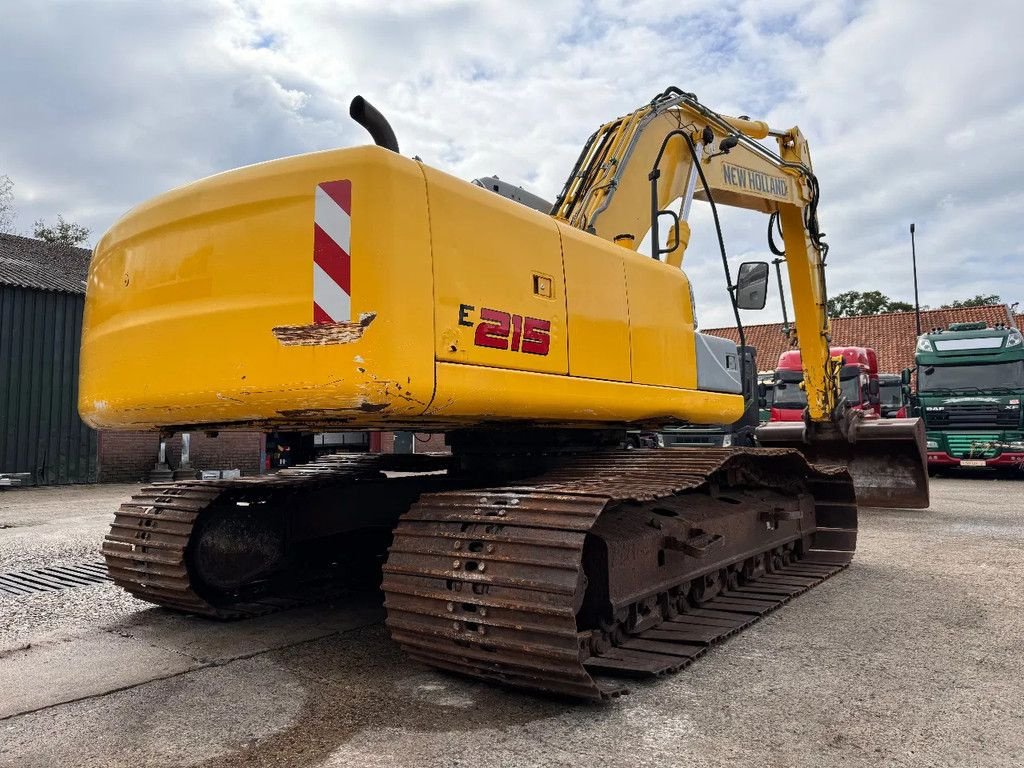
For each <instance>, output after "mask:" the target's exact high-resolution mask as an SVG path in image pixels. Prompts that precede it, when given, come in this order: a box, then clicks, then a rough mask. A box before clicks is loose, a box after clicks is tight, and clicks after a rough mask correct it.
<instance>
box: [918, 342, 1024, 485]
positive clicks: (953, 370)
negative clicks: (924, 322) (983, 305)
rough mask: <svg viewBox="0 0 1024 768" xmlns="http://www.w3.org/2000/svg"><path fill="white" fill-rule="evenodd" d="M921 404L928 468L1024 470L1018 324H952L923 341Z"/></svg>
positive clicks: (1023, 381)
mask: <svg viewBox="0 0 1024 768" xmlns="http://www.w3.org/2000/svg"><path fill="white" fill-rule="evenodd" d="M915 362H916V363H917V373H918V382H917V396H916V408H917V410H918V413H919V415H920V416H921V417H922V418H923V419H924V423H925V430H926V439H927V452H928V466H929V468H930V469H933V470H934V469H941V468H943V467H958V466H960V467H993V468H1002V469H1006V470H1017V471H1019V470H1021V469H1022V468H1024V424H1022V421H1021V399H1022V397H1024V337H1022V336H1021V332H1020V331H1019V330H1017V329H1016V328H1010V327H1008V326H1004V325H997V326H996V327H994V328H993V327H988V326H987V325H986V323H983V322H981V323H952V324H950V326H949V328H948V329H946V330H941V329H935V330H932V331H930V332H928V333H925V334H922V335H921V336H920V337H919V338H918V340H917V351H916V353H915Z"/></svg>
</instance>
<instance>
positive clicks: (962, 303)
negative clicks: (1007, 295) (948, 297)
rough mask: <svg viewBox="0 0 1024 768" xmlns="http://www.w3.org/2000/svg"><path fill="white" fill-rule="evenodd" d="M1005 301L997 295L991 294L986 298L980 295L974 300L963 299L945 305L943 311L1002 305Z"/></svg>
mask: <svg viewBox="0 0 1024 768" xmlns="http://www.w3.org/2000/svg"><path fill="white" fill-rule="evenodd" d="M1002 303H1003V300H1002V299H1000V298H999V297H998V296H997V295H995V294H994V293H993V294H989V295H988V296H985V295H983V294H981V293H979V294H978V295H977V296H975V297H974V298H973V299H963V300H957V301H954V302H952V303H951V304H943V305H942V308H943V309H961V308H963V307H984V306H987V305H989V304H1002Z"/></svg>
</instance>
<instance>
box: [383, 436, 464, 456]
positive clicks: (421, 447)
mask: <svg viewBox="0 0 1024 768" xmlns="http://www.w3.org/2000/svg"><path fill="white" fill-rule="evenodd" d="M413 439H414V442H415V447H414V449H413V450H414V452H415V453H444V452H447V451H448V446H447V445H445V444H444V433H443V432H440V433H436V434H431V433H426V432H416V433H414V436H413ZM380 451H381V453H394V452H395V433H394V432H381V433H380Z"/></svg>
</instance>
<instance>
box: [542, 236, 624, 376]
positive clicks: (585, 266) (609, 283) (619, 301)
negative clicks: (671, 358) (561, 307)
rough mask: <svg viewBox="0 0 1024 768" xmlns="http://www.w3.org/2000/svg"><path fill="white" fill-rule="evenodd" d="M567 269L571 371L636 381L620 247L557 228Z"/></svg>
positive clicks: (571, 372) (576, 373)
mask: <svg viewBox="0 0 1024 768" xmlns="http://www.w3.org/2000/svg"><path fill="white" fill-rule="evenodd" d="M558 232H559V235H560V236H561V238H562V262H563V264H564V265H565V289H566V290H565V304H566V308H567V312H568V315H569V317H570V318H572V327H571V328H570V333H569V373H570V374H571V375H572V376H575V377H583V378H588V379H605V380H608V381H632V380H633V379H632V370H631V368H630V328H629V301H628V300H627V298H626V270H625V259H624V258H623V257H624V254H623V252H622V248H621V247H620V246H617V245H612V244H611V243H608V242H606V241H604V240H599V239H598V238H595V237H593V236H592V235H588V234H585V233H583V232H580V231H579V230H578V229H573V228H572V227H567V226H565V225H564V224H559V225H558Z"/></svg>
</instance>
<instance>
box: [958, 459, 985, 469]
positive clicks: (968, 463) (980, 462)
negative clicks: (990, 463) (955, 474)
mask: <svg viewBox="0 0 1024 768" xmlns="http://www.w3.org/2000/svg"><path fill="white" fill-rule="evenodd" d="M960 466H961V467H984V466H985V460H984V459H960Z"/></svg>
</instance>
